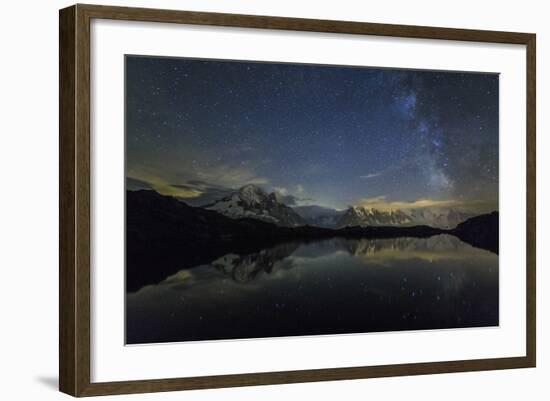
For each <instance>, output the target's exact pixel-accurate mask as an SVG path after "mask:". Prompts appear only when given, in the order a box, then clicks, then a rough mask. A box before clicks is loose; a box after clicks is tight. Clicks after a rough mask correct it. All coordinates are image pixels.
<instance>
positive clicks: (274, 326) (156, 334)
mask: <svg viewBox="0 0 550 401" xmlns="http://www.w3.org/2000/svg"><path fill="white" fill-rule="evenodd" d="M182 257H183V256H182ZM152 268H154V266H152ZM498 279H499V269H498V255H497V254H494V253H492V252H489V251H486V250H483V249H479V248H474V247H472V246H470V245H468V244H466V243H464V242H462V241H460V240H459V239H458V238H456V237H454V236H451V235H438V236H434V237H430V238H396V239H379V240H378V239H375V240H373V239H344V238H333V239H328V240H319V241H310V242H290V243H283V244H279V245H277V246H275V247H273V248H268V249H263V250H262V251H260V252H257V253H253V254H247V255H236V254H227V255H225V256H223V257H221V258H219V259H216V260H214V261H212V262H211V263H210V264H207V265H199V266H195V267H192V268H188V269H183V270H180V271H179V272H178V273H176V274H174V275H172V276H170V277H166V279H165V280H164V281H162V282H161V283H159V284H156V285H149V286H145V287H143V288H141V289H139V290H138V291H136V292H133V293H128V294H127V305H126V306H127V310H126V313H127V314H126V342H127V343H128V344H139V343H159V342H177V341H191V340H214V339H234V338H254V337H277V336H298V335H317V334H341V333H358V332H376V331H395V330H420V329H441V328H463V327H480V326H496V325H498V324H499V286H498Z"/></svg>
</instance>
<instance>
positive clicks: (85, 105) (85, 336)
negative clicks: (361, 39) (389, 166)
mask: <svg viewBox="0 0 550 401" xmlns="http://www.w3.org/2000/svg"><path fill="white" fill-rule="evenodd" d="M94 18H97V19H110V20H127V21H149V22H165V23H176V24H177V23H179V24H196V25H212V26H226V27H241V28H268V29H280V30H291V31H310V32H325V33H345V34H357V35H375V36H392V37H401V38H422V39H441V40H454V41H475V42H491V43H508V44H519V45H525V46H526V49H527V51H526V54H527V58H526V60H525V62H526V71H527V82H526V88H527V94H526V99H527V109H526V110H527V119H526V130H527V131H526V132H527V138H526V139H527V178H526V179H527V194H526V197H527V198H526V201H527V227H526V230H527V231H526V233H527V243H526V246H527V259H526V284H527V287H526V294H527V299H526V308H527V309H526V317H527V318H526V327H525V332H526V350H527V353H526V356H523V357H507V358H493V359H474V360H460V361H441V362H430V363H408V364H397V365H381V366H365V367H349V368H328V369H315V370H301V371H280V372H265V373H251V374H231V375H223V376H203V377H181V378H166V379H155V380H135V381H121V382H99V383H95V382H94V383H92V382H91V380H90V362H91V352H90V340H91V335H90V296H91V294H90V173H91V172H90V21H91V20H92V19H94ZM59 29H60V39H59V49H60V54H59V56H60V69H59V81H60V86H59V93H60V103H59V125H60V142H59V150H60V166H59V179H60V191H59V197H60V201H59V218H60V220H59V223H60V237H59V246H60V248H59V254H60V265H59V269H60V270H59V275H60V281H59V283H60V286H59V288H60V290H59V318H60V319H59V388H60V390H61V391H62V392H64V393H67V394H70V395H73V396H95V395H105V394H123V393H143V392H156V391H173V390H188V389H203V388H219V387H233V386H249V385H263V384H279V383H297V382H314V381H324V380H344V379H363V378H374V377H389V376H400V375H420V374H433V373H448V372H465V371H480V370H492V369H510V368H526V367H534V366H535V361H536V317H535V301H536V294H535V287H536V285H535V284H536V279H535V119H536V114H535V113H536V111H535V68H536V67H535V65H536V61H535V47H536V44H535V43H536V36H535V34H531V33H513V32H495V31H482V30H467V29H450V28H435V27H421V26H404V25H388V24H372V23H362V22H347V21H328V20H313V19H297V18H282V17H266V16H252V15H234V14H218V13H202V12H191V11H171V10H155V9H142V8H126V7H110V6H96V5H80V4H78V5H74V6H72V7H68V8H65V9H62V10H60V14H59Z"/></svg>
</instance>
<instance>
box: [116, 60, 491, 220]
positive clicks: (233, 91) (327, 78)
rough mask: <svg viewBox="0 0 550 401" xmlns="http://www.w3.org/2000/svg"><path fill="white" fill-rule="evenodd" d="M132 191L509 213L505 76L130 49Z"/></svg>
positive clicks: (203, 198) (198, 199) (202, 199)
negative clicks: (253, 188)
mask: <svg viewBox="0 0 550 401" xmlns="http://www.w3.org/2000/svg"><path fill="white" fill-rule="evenodd" d="M126 150H127V172H126V175H127V183H128V184H127V185H128V187H129V188H136V187H145V188H154V189H156V190H157V191H159V192H161V193H164V194H168V195H174V196H179V197H180V198H182V199H184V200H186V201H188V202H189V203H190V204H200V203H207V202H209V201H211V200H213V199H216V198H219V197H220V196H223V195H224V194H226V193H228V192H229V191H231V190H232V189H235V188H239V187H240V186H242V185H245V184H249V183H252V184H257V185H259V186H262V187H264V188H265V189H266V190H269V191H277V192H279V193H280V194H281V195H284V196H285V197H286V198H285V199H286V200H287V203H288V204H291V205H292V204H319V205H325V206H330V207H335V208H344V207H346V206H347V205H351V204H363V205H378V206H380V205H384V204H386V205H396V207H397V206H401V205H412V206H414V205H419V206H421V207H425V206H430V205H454V206H457V207H462V208H465V209H472V210H476V211H488V210H493V209H498V75H497V74H488V73H460V72H437V71H418V70H398V69H380V68H366V67H343V66H321V65H307V64H284V63H254V62H240V61H213V60H196V59H195V60H194V59H181V58H153V57H137V56H127V57H126Z"/></svg>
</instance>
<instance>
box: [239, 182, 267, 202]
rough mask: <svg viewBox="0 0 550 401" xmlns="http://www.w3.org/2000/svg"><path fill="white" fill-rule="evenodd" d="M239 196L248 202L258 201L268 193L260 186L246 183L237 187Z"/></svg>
mask: <svg viewBox="0 0 550 401" xmlns="http://www.w3.org/2000/svg"><path fill="white" fill-rule="evenodd" d="M238 194H239V197H240V198H241V200H243V201H246V202H249V203H258V202H261V201H262V200H265V199H266V198H267V196H268V194H267V193H266V192H265V191H264V190H263V189H262V188H260V187H258V186H256V185H254V184H248V185H245V186H244V187H242V188H241V189H239V192H238Z"/></svg>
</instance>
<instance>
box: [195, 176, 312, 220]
mask: <svg viewBox="0 0 550 401" xmlns="http://www.w3.org/2000/svg"><path fill="white" fill-rule="evenodd" d="M205 208H206V209H210V210H215V211H216V212H218V213H221V214H223V215H225V216H228V217H231V218H235V219H239V218H253V219H258V220H263V221H267V222H269V223H274V224H277V225H280V226H288V227H295V226H300V225H303V224H305V222H304V220H303V219H302V218H301V217H300V216H299V215H298V214H297V213H296V212H295V211H294V210H292V208H290V207H288V206H287V205H285V204H284V203H283V202H281V199H280V197H279V196H277V194H276V193H274V192H273V193H269V194H268V193H267V192H266V191H264V190H263V189H262V188H260V187H258V186H256V185H252V184H249V185H245V186H244V187H242V188H240V189H239V190H238V191H236V192H233V193H232V194H230V195H228V196H226V197H225V198H222V199H220V200H217V201H216V202H214V203H212V204H210V205H207V206H205Z"/></svg>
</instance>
